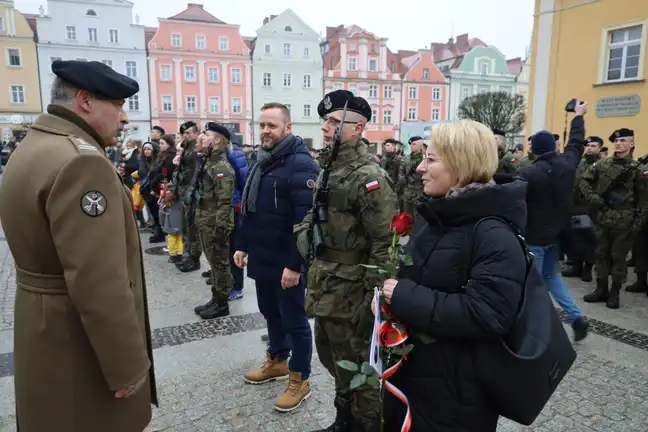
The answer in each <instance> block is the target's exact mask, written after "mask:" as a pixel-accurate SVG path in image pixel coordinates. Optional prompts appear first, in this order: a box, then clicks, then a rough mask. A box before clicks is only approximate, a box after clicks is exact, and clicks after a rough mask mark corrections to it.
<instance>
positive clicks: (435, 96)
mask: <svg viewBox="0 0 648 432" xmlns="http://www.w3.org/2000/svg"><path fill="white" fill-rule="evenodd" d="M432 100H435V101H438V100H441V89H440V88H433V89H432Z"/></svg>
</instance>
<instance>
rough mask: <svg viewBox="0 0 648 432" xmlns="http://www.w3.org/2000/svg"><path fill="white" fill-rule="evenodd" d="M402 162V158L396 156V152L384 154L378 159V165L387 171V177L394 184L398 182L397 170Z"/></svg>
mask: <svg viewBox="0 0 648 432" xmlns="http://www.w3.org/2000/svg"><path fill="white" fill-rule="evenodd" d="M402 163H403V158H402V157H401V156H398V155H397V154H396V153H394V154H392V155H389V154H384V155H383V156H382V158H381V159H380V167H381V168H382V169H384V170H385V171H387V174H389V178H390V179H391V181H392V183H393V184H395V185H397V184H398V172H399V170H400V166H401V164H402Z"/></svg>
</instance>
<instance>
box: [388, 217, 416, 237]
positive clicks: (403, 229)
mask: <svg viewBox="0 0 648 432" xmlns="http://www.w3.org/2000/svg"><path fill="white" fill-rule="evenodd" d="M413 226H414V218H413V217H412V216H410V215H408V214H407V213H405V212H403V213H399V214H397V215H396V216H394V219H392V223H391V230H392V231H394V230H396V234H398V235H399V236H407V235H409V234H410V233H411V232H412V228H413Z"/></svg>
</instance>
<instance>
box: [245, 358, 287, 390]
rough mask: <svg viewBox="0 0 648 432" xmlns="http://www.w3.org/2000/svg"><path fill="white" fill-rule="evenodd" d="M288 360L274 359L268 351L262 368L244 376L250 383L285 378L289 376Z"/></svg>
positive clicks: (261, 382)
mask: <svg viewBox="0 0 648 432" xmlns="http://www.w3.org/2000/svg"><path fill="white" fill-rule="evenodd" d="M288 372H289V371H288V360H286V359H272V358H271V357H270V353H268V352H266V359H265V362H263V366H261V369H258V370H253V371H250V372H248V373H246V374H245V375H244V376H243V378H244V379H245V382H246V383H248V384H263V383H267V382H269V381H274V380H280V379H285V378H287V377H288Z"/></svg>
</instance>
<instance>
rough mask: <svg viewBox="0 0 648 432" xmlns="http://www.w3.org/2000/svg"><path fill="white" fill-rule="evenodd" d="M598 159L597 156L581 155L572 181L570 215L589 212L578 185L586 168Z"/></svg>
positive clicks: (587, 204)
mask: <svg viewBox="0 0 648 432" xmlns="http://www.w3.org/2000/svg"><path fill="white" fill-rule="evenodd" d="M598 160H600V159H599V157H598V156H587V155H585V156H583V158H582V159H581V161H580V163H579V164H578V167H577V168H576V180H575V181H574V201H573V203H572V215H574V216H576V215H584V214H588V213H589V203H588V202H587V200H586V199H585V197H584V196H583V194H582V193H581V191H580V188H579V187H578V183H579V182H580V179H581V177H582V176H583V173H584V172H585V170H588V169H589V168H590V167H591V166H593V165H594V163H595V162H597V161H598Z"/></svg>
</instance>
